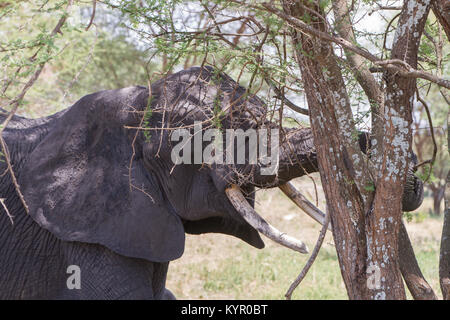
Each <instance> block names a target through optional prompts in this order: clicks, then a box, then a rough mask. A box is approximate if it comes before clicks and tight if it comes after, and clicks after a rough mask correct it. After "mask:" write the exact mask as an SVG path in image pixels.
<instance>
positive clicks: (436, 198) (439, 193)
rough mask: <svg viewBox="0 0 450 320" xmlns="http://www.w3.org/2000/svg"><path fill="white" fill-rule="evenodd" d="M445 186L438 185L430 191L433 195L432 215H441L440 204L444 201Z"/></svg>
mask: <svg viewBox="0 0 450 320" xmlns="http://www.w3.org/2000/svg"><path fill="white" fill-rule="evenodd" d="M444 193H445V185H443V186H442V185H440V186H438V187H437V188H433V189H432V195H433V213H434V214H437V215H441V202H442V199H444Z"/></svg>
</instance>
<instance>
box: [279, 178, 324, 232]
mask: <svg viewBox="0 0 450 320" xmlns="http://www.w3.org/2000/svg"><path fill="white" fill-rule="evenodd" d="M279 188H280V189H281V191H283V192H284V194H285V195H287V196H288V198H289V199H291V200H292V201H293V202H294V203H295V204H296V205H297V207H299V208H300V209H302V210H303V211H304V212H305V213H306V214H307V215H308V216H310V217H311V218H313V219H314V220H316V221H317V222H319V223H320V224H321V225H323V224H324V223H325V214H324V213H323V212H322V211H320V209H319V208H317V207H316V206H315V205H313V204H312V203H311V202H309V201H308V199H306V197H305V196H304V195H302V194H301V193H300V192H299V191H298V190H297V189H296V188H295V187H294V186H293V185H292V183H290V182H287V183H285V184H282V185H281V186H279ZM328 230H330V231H332V228H331V225H330V224H328Z"/></svg>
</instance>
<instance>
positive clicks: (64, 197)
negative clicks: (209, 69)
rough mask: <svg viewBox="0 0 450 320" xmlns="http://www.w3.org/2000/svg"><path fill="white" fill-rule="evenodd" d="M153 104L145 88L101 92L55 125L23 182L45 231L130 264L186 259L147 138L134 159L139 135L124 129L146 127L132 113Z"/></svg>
mask: <svg viewBox="0 0 450 320" xmlns="http://www.w3.org/2000/svg"><path fill="white" fill-rule="evenodd" d="M147 100H148V90H147V89H146V88H143V87H132V88H125V89H120V90H114V91H102V92H99V93H95V94H92V95H89V96H86V97H84V98H82V99H81V100H80V101H78V102H77V103H76V104H75V105H74V106H72V107H71V108H70V109H68V110H67V111H66V112H65V113H64V114H63V115H62V116H61V117H60V118H59V119H57V120H55V123H54V124H53V126H52V127H51V129H50V130H49V133H48V134H47V136H46V137H45V138H44V139H43V140H42V141H41V142H40V143H39V145H38V146H37V147H36V148H35V149H34V150H33V151H32V153H31V154H30V156H29V157H28V159H27V161H26V163H25V166H24V170H23V171H21V173H20V177H19V182H20V184H21V187H22V190H23V193H24V197H25V201H26V203H27V204H28V206H29V209H30V215H31V217H32V218H33V219H34V220H35V221H36V222H37V223H38V224H39V225H40V226H41V227H43V228H45V229H47V230H49V231H50V232H51V233H53V234H54V235H55V236H56V237H58V238H59V239H62V240H66V241H80V242H86V243H98V244H101V245H104V246H106V247H108V248H109V249H111V250H113V251H114V252H116V253H119V254H122V255H125V256H128V257H135V258H143V259H146V260H149V261H155V262H166V261H170V260H174V259H176V258H179V257H180V256H181V255H182V253H183V250H184V241H185V234H184V229H183V225H182V222H181V220H180V218H179V217H178V216H177V215H176V213H175V211H174V210H173V208H172V207H171V205H170V203H169V202H168V201H167V199H166V197H165V196H164V194H163V193H162V192H161V190H160V188H159V184H158V182H157V179H156V178H155V177H154V176H153V175H151V174H150V173H149V172H148V171H147V170H146V169H145V168H144V165H143V159H142V146H141V145H140V142H139V141H140V139H136V142H135V145H134V151H135V152H133V147H132V142H133V140H134V137H135V135H136V130H130V129H126V128H124V126H138V125H139V120H140V119H139V118H141V116H140V115H138V113H136V112H133V111H136V110H137V111H139V110H140V111H142V110H144V108H146V106H147ZM133 153H134V154H135V155H134V156H132V155H133ZM130 165H131V168H130Z"/></svg>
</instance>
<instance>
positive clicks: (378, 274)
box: [9, 0, 450, 299]
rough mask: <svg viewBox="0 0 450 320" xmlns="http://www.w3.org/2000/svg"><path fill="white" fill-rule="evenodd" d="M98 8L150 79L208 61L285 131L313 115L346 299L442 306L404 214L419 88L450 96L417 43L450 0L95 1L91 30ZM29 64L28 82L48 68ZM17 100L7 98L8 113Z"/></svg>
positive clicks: (445, 269) (445, 268) (444, 280)
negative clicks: (366, 142)
mask: <svg viewBox="0 0 450 320" xmlns="http://www.w3.org/2000/svg"><path fill="white" fill-rule="evenodd" d="M43 2H48V1H43ZM64 4H66V5H67V4H68V5H69V6H72V5H76V4H77V2H76V1H75V3H74V1H59V2H58V5H59V8H67V7H64ZM100 6H102V8H103V9H105V10H106V9H108V10H113V11H114V10H115V11H116V12H119V13H120V14H121V15H122V17H123V24H124V25H125V27H126V28H128V29H129V30H130V31H132V32H133V33H134V37H135V38H139V41H140V45H141V46H143V47H145V48H147V50H148V51H149V52H150V53H151V54H150V55H149V56H150V58H149V63H150V61H151V62H152V63H160V65H161V70H160V72H158V73H153V74H149V75H148V77H149V80H153V79H154V78H156V77H159V76H161V75H162V74H167V73H170V72H172V71H173V70H175V69H176V68H182V67H188V66H190V65H193V64H197V65H206V64H209V65H213V66H215V67H216V68H217V69H219V70H221V71H224V72H227V73H231V74H232V75H233V76H234V77H235V78H237V79H238V81H241V82H242V81H244V82H245V83H246V86H247V87H248V91H249V93H251V94H254V93H256V92H257V91H260V93H263V94H265V100H266V102H267V105H269V106H271V107H272V109H276V110H277V111H278V120H279V121H280V124H281V125H283V118H284V117H286V116H292V115H293V114H294V115H295V114H302V115H307V116H309V120H310V125H311V128H312V132H313V135H314V141H315V148H316V151H317V154H318V162H319V171H320V177H321V180H322V185H323V187H324V192H325V196H326V200H327V219H328V217H329V219H330V221H331V225H332V230H333V237H334V242H335V245H336V251H337V255H338V259H339V264H340V268H341V274H342V277H343V280H344V283H345V286H346V289H347V292H348V296H349V298H350V299H404V298H405V297H406V295H405V289H404V287H403V280H405V283H406V285H407V287H408V289H409V290H410V292H411V294H412V295H413V297H414V298H415V299H436V295H435V293H434V292H433V290H432V289H431V287H430V286H429V285H428V283H427V281H426V280H425V279H424V277H423V275H422V273H421V271H420V268H419V266H418V264H417V261H416V259H415V256H414V252H413V249H412V246H411V243H410V240H409V238H408V234H407V232H406V228H405V227H404V225H403V223H402V207H401V206H402V194H403V188H404V185H405V183H406V181H405V180H406V176H407V173H408V170H409V168H410V164H409V162H410V161H411V159H410V158H411V157H410V154H411V150H412V137H413V134H412V114H413V109H414V105H415V103H416V100H418V99H419V97H418V96H417V95H416V92H417V91H418V90H417V83H418V81H419V80H420V81H421V82H424V83H427V84H428V83H430V84H432V85H433V86H436V87H438V88H440V91H441V92H443V95H444V96H445V95H446V91H445V90H448V89H449V88H450V81H449V80H448V79H445V77H443V76H442V75H443V71H444V72H445V63H444V62H445V61H446V60H445V57H437V56H436V57H434V56H433V57H432V56H430V55H428V54H427V53H426V52H425V53H423V52H421V50H420V44H421V39H422V38H423V37H428V36H429V34H428V36H427V33H424V29H425V26H426V24H427V21H428V20H429V14H430V11H432V12H433V14H434V15H435V17H436V20H437V21H438V22H439V24H440V25H441V28H442V30H443V31H444V33H445V34H446V36H447V37H448V38H449V37H450V22H449V13H448V12H449V11H448V8H449V7H450V5H449V1H446V0H404V1H389V0H379V1H366V0H359V1H351V2H350V1H346V0H335V1H328V0H280V1H272V2H263V1H257V0H255V1H240V0H232V1H222V0H211V1H207V0H198V1H143V0H129V1H123V0H122V1H119V0H103V1H95V0H94V1H93V2H92V7H91V19H90V22H89V26H90V25H91V24H92V23H95V19H94V18H95V14H96V12H97V15H98V14H99V13H98V12H100V11H99V7H100ZM96 9H97V10H96ZM63 10H64V9H63ZM63 12H67V10H65V11H63ZM369 15H378V16H379V17H380V19H385V20H386V21H385V25H386V29H385V31H383V32H379V33H376V32H372V33H370V32H367V31H364V30H362V29H360V28H359V27H357V26H358V21H361V20H362V19H365V18H366V17H368V16H369ZM65 21H66V13H64V15H63V16H62V17H61V22H62V23H63V24H64V23H65ZM428 23H429V22H428ZM58 25H59V23H58ZM58 25H57V27H58ZM59 31H60V27H59V28H58V29H55V32H52V33H51V36H52V38H54V37H59V36H60V32H59ZM431 38H433V36H431ZM449 39H450V38H449ZM363 44H364V46H363ZM49 48H50V49H51V46H49ZM419 53H420V55H419ZM434 58H436V62H435V63H434V67H433V68H431V69H427V68H423V67H422V66H420V65H419V64H418V61H419V60H420V61H428V62H427V65H433V63H430V61H431V62H433V61H434V60H433V59H434ZM46 61H47V60H45V61H44V62H46ZM34 65H35V66H36V68H37V71H36V73H35V75H37V76H36V77H32V78H31V79H30V81H31V80H32V81H33V82H34V80H36V78H37V77H38V76H39V74H40V72H41V71H42V68H41V66H43V65H41V64H36V63H35V64H34ZM31 84H32V83H31ZM25 88H27V87H25ZM419 89H420V88H419ZM27 90H28V89H27ZM25 93H26V90H25V91H24V94H25ZM299 96H300V97H302V98H303V102H304V105H303V106H301V103H302V99H298V97H299ZM22 99H23V95H22V96H18V99H14V100H11V101H9V103H10V106H12V108H10V109H11V112H10V115H12V114H13V113H14V112H15V110H17V107H18V106H19V103H17V102H20V101H21V100H22ZM306 106H307V107H306ZM358 109H360V110H362V111H361V112H358ZM369 122H370V124H368V125H367V126H366V128H367V127H368V128H370V131H371V135H370V141H371V147H370V149H369V150H366V151H367V152H366V153H363V152H362V151H361V150H360V148H359V145H358V142H357V132H358V129H360V128H362V127H363V124H364V123H369ZM10 169H11V170H10V172H11V174H13V171H12V168H10ZM447 180H448V179H447ZM447 203H448V202H447ZM448 219H449V218H448V204H447V209H446V214H445V222H444V229H443V236H442V243H441V261H440V277H441V288H442V291H443V295H444V298H449V291H450V290H449V289H448V283H449V280H448V279H449V272H450V267H449V253H448V250H449V249H448V248H449V246H450V245H449V241H450V230H449V222H448ZM324 230H325V229H324ZM320 238H321V239H322V240H323V234H321V237H320ZM319 242H320V241H319ZM316 247H317V248H320V245H319V246H316ZM315 253H317V250H315ZM311 261H313V260H311ZM302 273H303V272H302ZM374 277H375V278H374ZM374 279H375V281H374ZM402 279H403V280H402Z"/></svg>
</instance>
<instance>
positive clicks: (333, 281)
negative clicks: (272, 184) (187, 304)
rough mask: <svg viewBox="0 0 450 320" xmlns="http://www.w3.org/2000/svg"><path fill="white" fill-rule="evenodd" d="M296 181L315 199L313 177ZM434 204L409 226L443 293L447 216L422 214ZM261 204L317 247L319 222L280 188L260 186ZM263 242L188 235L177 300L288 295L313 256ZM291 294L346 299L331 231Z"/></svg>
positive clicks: (174, 273)
mask: <svg viewBox="0 0 450 320" xmlns="http://www.w3.org/2000/svg"><path fill="white" fill-rule="evenodd" d="M316 181H320V179H316ZM294 184H295V185H296V186H297V187H298V189H299V190H300V191H302V192H303V193H305V194H306V195H307V196H308V197H309V198H310V200H314V188H313V184H312V183H311V180H310V179H309V178H308V177H302V178H300V179H297V180H296V181H295V182H294ZM318 187H319V207H320V208H321V209H324V197H323V194H322V192H321V191H320V186H318ZM314 201H315V200H314ZM430 205H431V203H430V201H429V199H426V201H425V202H424V204H423V205H422V207H421V208H419V210H418V211H417V212H415V213H413V214H412V215H411V217H412V221H411V222H409V223H407V228H408V231H409V234H410V237H411V239H412V241H413V246H414V248H415V251H416V255H417V258H418V260H419V264H420V266H421V268H422V271H423V272H424V274H425V277H426V278H427V280H428V281H429V282H430V284H431V285H432V287H433V288H434V289H435V291H436V292H437V293H438V294H439V295H440V290H439V280H438V259H439V243H440V236H441V231H442V219H438V218H430V217H428V216H426V215H425V214H424V213H423V212H428V207H429V206H430ZM256 208H257V211H258V212H259V213H260V214H261V215H262V216H264V217H265V218H266V219H267V220H268V221H270V222H271V223H273V224H274V225H275V226H276V227H278V228H279V229H280V230H282V231H284V232H287V233H288V234H290V235H293V236H295V237H297V238H299V239H301V240H303V241H305V242H306V243H307V245H308V246H309V248H310V250H312V248H313V247H314V244H315V242H316V240H317V237H318V236H319V232H320V226H319V225H318V224H317V223H316V222H314V221H313V220H312V219H311V218H309V217H308V216H306V215H305V214H303V213H301V212H300V210H299V209H298V208H297V207H296V206H295V205H294V204H293V203H292V202H291V201H290V200H288V199H287V197H286V196H284V195H283V194H282V193H281V192H280V191H278V190H275V189H273V190H265V191H258V193H257V205H256ZM264 241H265V243H266V248H264V249H262V250H258V249H255V248H253V247H251V246H249V245H247V244H246V243H244V242H243V241H241V240H239V239H236V238H234V237H230V236H225V235H221V234H205V235H199V236H191V235H187V239H186V250H185V253H184V255H183V257H181V258H180V259H178V260H176V261H174V262H172V263H171V264H170V267H169V274H168V280H167V287H168V288H169V289H170V290H172V292H173V293H174V294H175V296H176V297H177V298H178V299H284V294H285V292H286V290H287V289H288V288H289V285H290V284H291V282H292V281H293V280H294V279H295V277H296V276H297V275H298V273H299V272H300V271H301V269H302V267H303V265H304V264H305V263H306V261H307V259H308V255H301V254H299V253H295V252H293V251H291V250H288V249H285V248H283V247H280V246H278V245H277V244H274V243H273V242H271V241H270V240H268V239H264ZM292 298H293V299H347V295H346V292H345V288H344V284H343V282H342V279H341V275H340V270H339V265H338V261H337V256H336V252H335V249H334V246H333V239H332V236H331V233H330V232H328V234H327V236H326V238H325V241H324V244H323V247H322V250H321V252H320V253H319V256H318V257H317V260H316V262H315V264H314V265H313V266H312V268H311V270H310V271H309V273H308V275H307V276H306V278H305V279H304V280H303V282H302V283H301V284H300V286H299V288H297V290H296V291H295V292H294V294H293V296H292Z"/></svg>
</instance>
